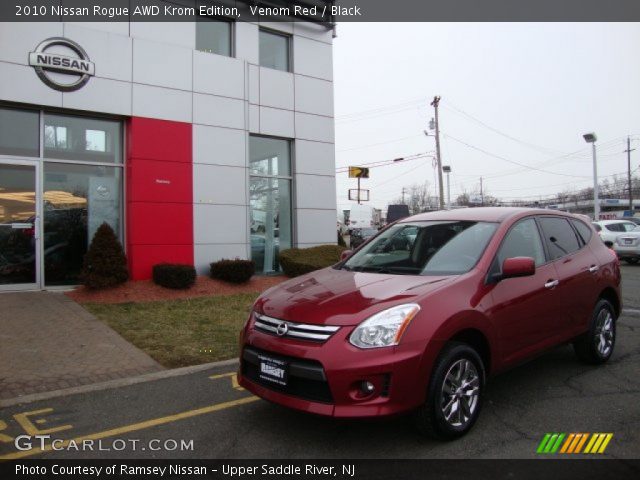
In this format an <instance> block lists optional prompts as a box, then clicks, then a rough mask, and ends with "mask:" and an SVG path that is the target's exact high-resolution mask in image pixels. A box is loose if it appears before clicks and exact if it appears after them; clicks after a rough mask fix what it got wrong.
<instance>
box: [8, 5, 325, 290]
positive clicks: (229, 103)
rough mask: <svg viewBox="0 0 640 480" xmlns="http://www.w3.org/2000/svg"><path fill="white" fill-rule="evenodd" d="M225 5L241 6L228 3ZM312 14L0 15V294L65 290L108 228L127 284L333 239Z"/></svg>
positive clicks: (321, 79) (320, 53) (319, 49)
mask: <svg viewBox="0 0 640 480" xmlns="http://www.w3.org/2000/svg"><path fill="white" fill-rule="evenodd" d="M238 3H239V2H238ZM332 36H333V31H332V29H331V28H330V27H328V26H327V25H326V24H319V23H315V22H313V21H304V19H302V20H301V19H296V21H295V22H272V23H264V22H255V23H253V22H239V21H232V20H230V19H227V18H219V17H216V18H209V17H202V18H200V19H199V21H197V22H174V23H159V22H158V23H151V22H149V23H143V22H130V23H129V22H118V23H115V22H114V23H110V22H105V23H94V22H87V23H65V22H46V23H2V24H0V289H4V290H9V289H10V290H16V289H38V288H49V287H54V286H61V285H74V284H77V283H78V274H79V272H80V269H81V267H82V261H83V256H84V254H85V252H86V250H87V247H88V244H89V243H90V241H91V238H92V237H93V234H94V232H95V231H96V229H97V228H98V226H99V225H101V224H102V223H103V222H107V223H109V224H110V225H111V226H112V227H113V229H114V231H115V232H116V234H117V235H118V236H119V238H120V239H121V241H122V244H123V246H124V247H125V251H126V254H127V258H128V262H129V268H130V274H131V277H132V278H133V279H147V278H149V277H150V276H151V269H152V266H153V265H155V264H158V263H163V262H171V263H186V264H193V265H195V266H196V268H197V270H198V273H200V274H206V273H207V272H208V267H209V264H210V263H211V262H213V261H216V260H219V259H222V258H252V259H253V260H254V261H255V262H256V270H257V271H258V273H264V274H268V273H272V272H274V271H277V270H278V263H277V254H278V252H279V251H280V250H283V249H286V248H291V247H302V248H303V247H310V246H314V245H319V244H327V243H335V241H336V195H335V158H334V157H335V153H334V118H333V116H334V113H333V112H334V111H333V72H332Z"/></svg>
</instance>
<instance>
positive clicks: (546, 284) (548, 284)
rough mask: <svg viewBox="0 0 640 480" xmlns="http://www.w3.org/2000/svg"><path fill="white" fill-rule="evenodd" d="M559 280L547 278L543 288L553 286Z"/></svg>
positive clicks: (556, 284)
mask: <svg viewBox="0 0 640 480" xmlns="http://www.w3.org/2000/svg"><path fill="white" fill-rule="evenodd" d="M559 283H560V282H559V281H558V280H549V281H548V282H547V283H545V284H544V288H555V287H557V286H558V284H559Z"/></svg>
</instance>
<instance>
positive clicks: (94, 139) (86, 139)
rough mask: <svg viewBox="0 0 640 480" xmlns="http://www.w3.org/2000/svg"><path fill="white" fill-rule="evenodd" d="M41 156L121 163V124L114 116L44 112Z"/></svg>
mask: <svg viewBox="0 0 640 480" xmlns="http://www.w3.org/2000/svg"><path fill="white" fill-rule="evenodd" d="M44 156H45V158H59V159H65V160H79V161H85V162H105V163H122V127H121V123H120V122H118V121H115V120H103V119H95V118H87V117H75V116H70V115H53V114H45V117H44Z"/></svg>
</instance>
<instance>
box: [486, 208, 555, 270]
mask: <svg viewBox="0 0 640 480" xmlns="http://www.w3.org/2000/svg"><path fill="white" fill-rule="evenodd" d="M514 257H531V258H533V259H534V260H535V262H536V266H540V265H542V264H543V263H545V261H546V259H545V254H544V248H543V246H542V240H541V239H540V234H539V233H538V227H537V226H536V222H535V220H534V219H533V218H527V219H525V220H521V221H520V222H518V223H517V224H516V225H514V227H513V228H512V229H511V230H509V233H507V236H506V237H505V238H504V241H503V242H502V245H501V246H500V251H499V252H498V267H497V268H498V269H499V271H501V270H502V264H503V263H504V261H505V260H506V259H507V258H514Z"/></svg>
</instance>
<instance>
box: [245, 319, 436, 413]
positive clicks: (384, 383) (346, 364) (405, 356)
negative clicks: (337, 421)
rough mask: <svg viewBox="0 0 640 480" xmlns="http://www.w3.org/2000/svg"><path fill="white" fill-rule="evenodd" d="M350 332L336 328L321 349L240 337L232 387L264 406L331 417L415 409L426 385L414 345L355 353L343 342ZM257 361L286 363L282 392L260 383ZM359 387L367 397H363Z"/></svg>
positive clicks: (256, 335) (251, 333)
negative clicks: (366, 385) (368, 387)
mask: <svg viewBox="0 0 640 480" xmlns="http://www.w3.org/2000/svg"><path fill="white" fill-rule="evenodd" d="M353 328H354V327H342V328H341V329H340V330H339V331H338V332H336V334H334V335H333V336H332V337H331V338H330V339H329V340H327V341H326V342H325V343H314V342H309V341H301V340H294V339H287V338H281V337H277V336H274V335H269V334H267V333H263V332H260V331H257V330H254V329H252V328H249V329H248V330H245V331H243V333H242V336H241V345H242V353H241V358H240V370H239V372H238V382H239V383H240V385H242V386H243V387H244V388H246V389H247V390H248V391H250V392H251V393H253V394H255V395H257V396H259V397H261V398H263V399H265V400H269V401H271V402H274V403H278V404H280V405H283V406H286V407H289V408H293V409H296V410H302V411H305V412H309V413H314V414H319V415H326V416H333V417H352V418H353V417H379V416H389V415H396V414H400V413H403V412H407V411H410V410H413V409H415V408H417V407H418V406H420V405H421V404H422V403H423V402H424V400H425V396H426V386H427V381H428V378H427V376H426V375H424V371H425V365H424V358H423V353H424V352H423V351H422V350H421V349H420V348H419V347H418V346H417V345H414V346H413V347H412V346H410V345H406V346H396V347H388V348H380V349H371V350H362V349H358V348H356V347H354V346H353V345H351V344H350V343H349V342H348V338H349V335H350V334H351V332H352V330H353ZM260 356H263V358H264V357H269V358H275V359H277V360H279V361H284V362H287V364H288V379H287V385H286V386H281V385H277V384H274V383H272V382H267V381H265V380H262V379H261V378H260V373H259V372H260V359H259V358H260ZM427 371H428V370H427ZM363 381H367V382H371V383H372V384H373V385H374V391H373V393H371V394H365V393H363V391H362V389H361V385H362V382H363Z"/></svg>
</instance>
